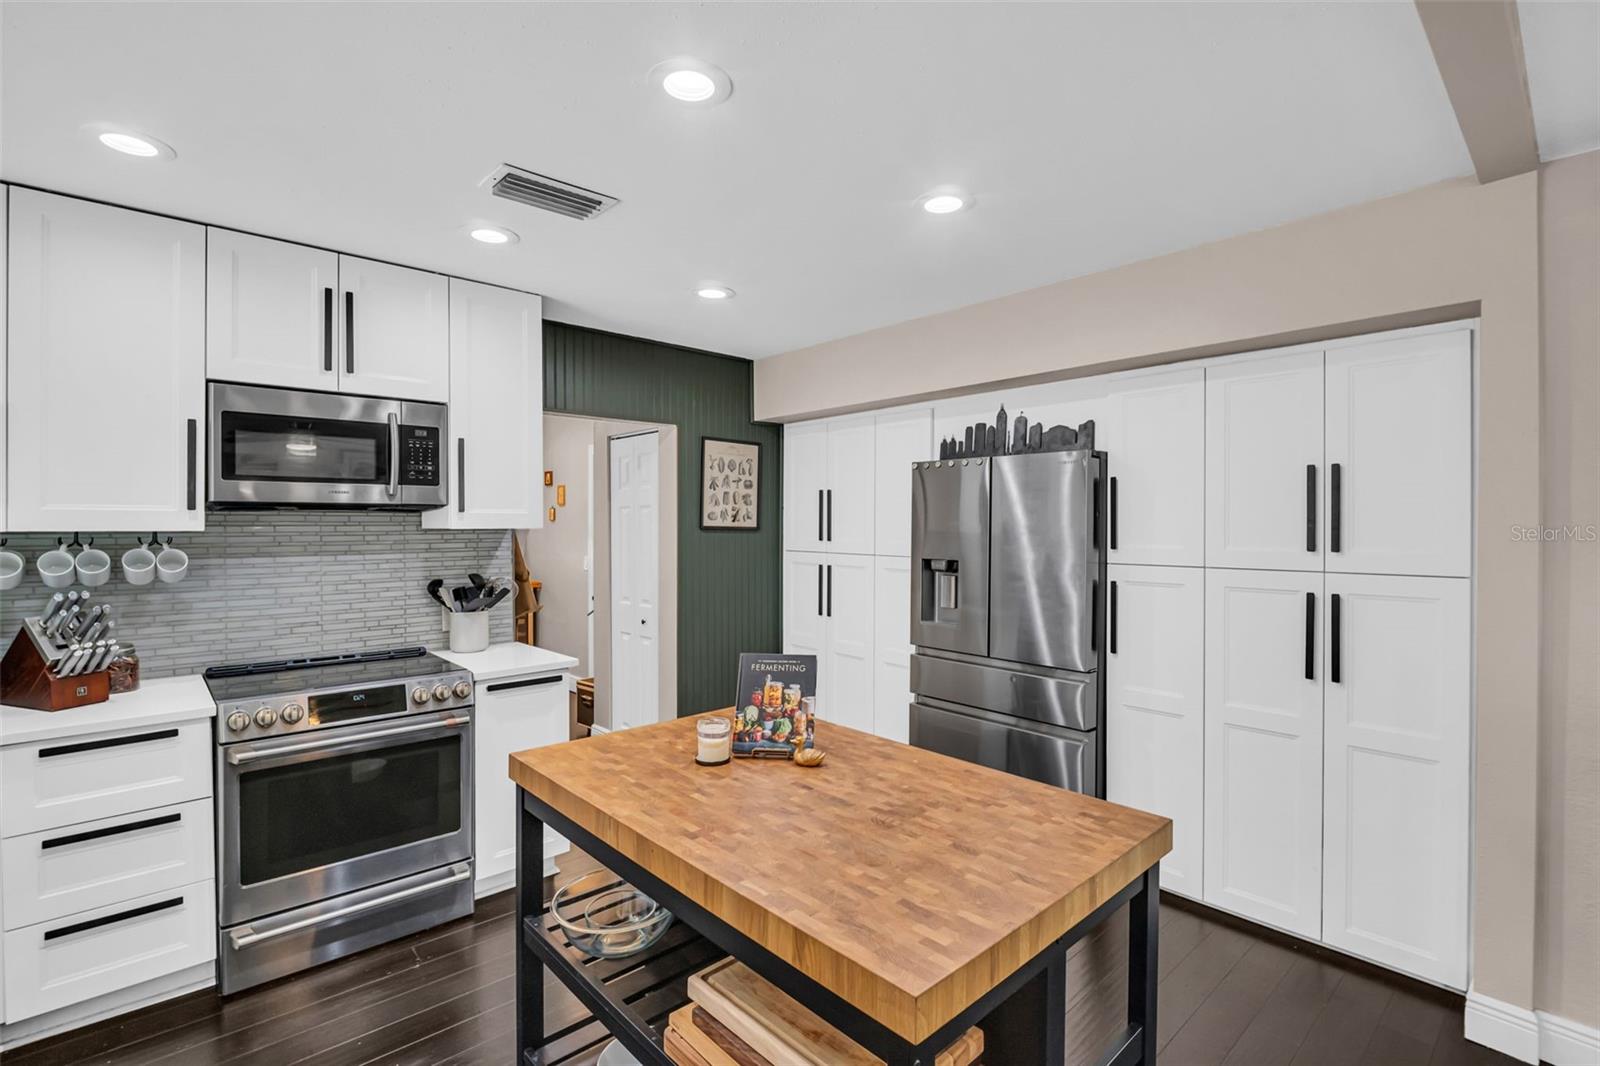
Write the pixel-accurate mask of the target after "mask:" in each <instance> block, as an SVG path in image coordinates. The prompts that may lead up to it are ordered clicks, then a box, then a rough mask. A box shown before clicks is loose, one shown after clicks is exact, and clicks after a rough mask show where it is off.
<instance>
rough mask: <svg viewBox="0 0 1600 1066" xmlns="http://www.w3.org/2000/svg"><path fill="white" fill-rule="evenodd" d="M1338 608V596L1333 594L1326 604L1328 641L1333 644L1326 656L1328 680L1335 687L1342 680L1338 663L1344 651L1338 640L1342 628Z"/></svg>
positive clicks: (1341, 670)
mask: <svg viewBox="0 0 1600 1066" xmlns="http://www.w3.org/2000/svg"><path fill="white" fill-rule="evenodd" d="M1339 607H1340V605H1339V594H1338V593H1337V592H1335V593H1334V594H1333V601H1332V602H1331V603H1329V604H1328V639H1329V640H1330V641H1332V642H1333V647H1332V648H1331V649H1330V651H1329V654H1328V680H1329V681H1332V682H1333V683H1334V684H1335V685H1338V684H1341V683H1342V680H1343V678H1344V664H1343V663H1342V662H1340V659H1341V658H1343V655H1342V652H1343V650H1344V649H1343V648H1341V647H1340V644H1341V643H1343V642H1342V641H1341V640H1340V639H1339V633H1340V631H1341V630H1342V629H1343V628H1344V627H1343V626H1341V625H1340V624H1339Z"/></svg>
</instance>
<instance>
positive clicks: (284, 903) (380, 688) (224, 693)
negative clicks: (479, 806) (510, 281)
mask: <svg viewBox="0 0 1600 1066" xmlns="http://www.w3.org/2000/svg"><path fill="white" fill-rule="evenodd" d="M205 678H206V684H207V685H208V686H209V687H210V689H211V695H212V698H213V699H214V700H215V701H216V704H217V724H216V736H217V763H216V767H217V774H216V797H217V867H218V869H217V916H218V924H219V925H220V927H221V928H220V934H219V941H218V950H217V959H218V969H219V983H220V984H221V987H222V992H223V994H225V995H226V994H228V993H232V992H237V991H239V990H240V989H243V988H248V987H250V986H251V985H255V984H259V983H261V982H262V981H268V980H271V979H273V978H275V977H281V976H283V975H284V974H288V973H293V972H294V971H296V970H301V969H305V968H306V967H308V966H314V965H317V964H319V963H322V962H327V961H328V960H330V959H335V958H339V957H340V956H343V955H348V954H350V953H351V952H354V951H359V950H361V949H363V948H367V947H370V946H372V945H373V944H378V943H382V942H384V941H386V940H392V939H394V938H396V937H399V936H403V935H405V934H407V933H411V932H415V931H416V930H418V929H425V928H428V927H429V926H432V925H437V924H439V923H440V922H444V921H448V920H450V919H452V918H457V917H460V916H462V915H464V914H469V913H471V911H472V713H471V712H472V693H473V690H472V675H471V674H469V673H467V672H466V671H464V670H462V669H460V668H459V667H457V666H454V665H453V664H451V663H448V662H446V661H444V660H443V659H440V658H438V657H437V656H434V655H429V654H428V653H427V651H426V649H424V648H420V647H418V648H400V649H394V650H390V651H378V652H365V653H360V654H354V655H337V656H325V657H320V658H313V659H298V660H275V661H271V662H263V663H251V664H243V665H238V666H224V667H213V668H212V669H210V670H207V671H206V673H205Z"/></svg>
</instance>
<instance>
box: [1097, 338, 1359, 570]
mask: <svg viewBox="0 0 1600 1066" xmlns="http://www.w3.org/2000/svg"><path fill="white" fill-rule="evenodd" d="M1205 374H1206V449H1205V450H1206V565H1207V566H1224V567H1252V568H1259V569H1264V570H1321V569H1322V551H1323V544H1324V543H1325V541H1326V537H1325V536H1324V529H1325V526H1326V521H1325V520H1326V517H1327V516H1326V514H1325V513H1323V512H1322V510H1321V509H1320V508H1318V506H1317V502H1318V500H1319V499H1320V498H1321V492H1322V488H1321V485H1322V480H1323V469H1322V454H1323V448H1322V353H1321V352H1320V351H1314V352H1299V353H1295V354H1291V355H1275V356H1268V357H1264V358H1261V359H1246V360H1244V361H1241V362H1237V363H1229V364H1226V365H1222V366H1213V367H1208V368H1207V369H1206V372H1205ZM1115 465H1116V459H1115V457H1113V458H1112V467H1113V469H1115Z"/></svg>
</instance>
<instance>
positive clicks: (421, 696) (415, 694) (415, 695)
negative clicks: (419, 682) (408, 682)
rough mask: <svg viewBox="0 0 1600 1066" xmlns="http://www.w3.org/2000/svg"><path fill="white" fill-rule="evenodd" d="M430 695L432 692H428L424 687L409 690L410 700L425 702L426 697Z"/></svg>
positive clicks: (426, 700)
mask: <svg viewBox="0 0 1600 1066" xmlns="http://www.w3.org/2000/svg"><path fill="white" fill-rule="evenodd" d="M432 695H433V693H431V692H429V691H428V690H427V689H426V688H414V689H412V690H411V702H412V703H427V702H428V698H429V697H430V696H432Z"/></svg>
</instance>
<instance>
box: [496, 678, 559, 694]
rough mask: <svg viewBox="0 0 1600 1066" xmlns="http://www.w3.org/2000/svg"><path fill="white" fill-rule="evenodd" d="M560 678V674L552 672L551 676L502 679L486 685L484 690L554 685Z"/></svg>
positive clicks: (502, 690)
mask: <svg viewBox="0 0 1600 1066" xmlns="http://www.w3.org/2000/svg"><path fill="white" fill-rule="evenodd" d="M560 680H561V675H560V674H551V675H550V676H549V677H529V678H524V679H523V680H521V681H502V682H500V683H499V684H498V685H486V686H484V691H485V692H504V691H505V690H506V689H510V688H533V687H534V686H535V685H553V684H555V683H556V682H557V681H560Z"/></svg>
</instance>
